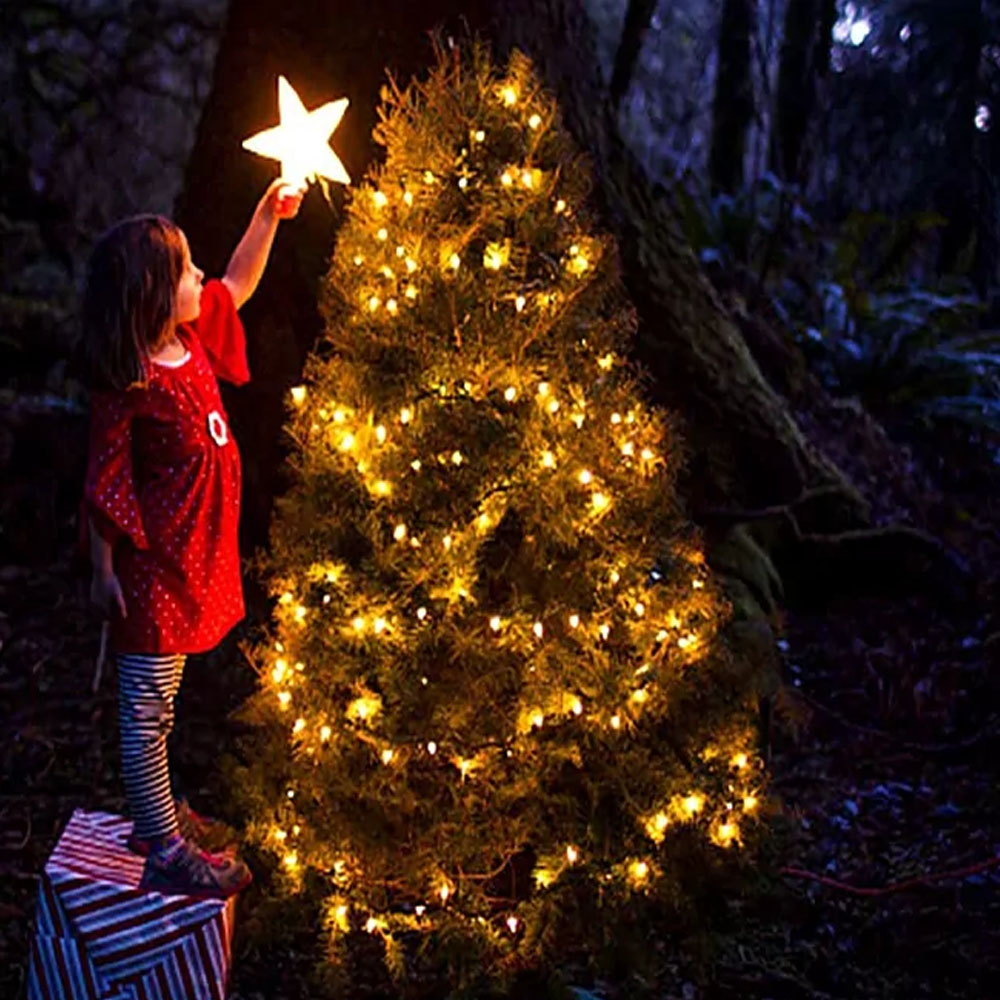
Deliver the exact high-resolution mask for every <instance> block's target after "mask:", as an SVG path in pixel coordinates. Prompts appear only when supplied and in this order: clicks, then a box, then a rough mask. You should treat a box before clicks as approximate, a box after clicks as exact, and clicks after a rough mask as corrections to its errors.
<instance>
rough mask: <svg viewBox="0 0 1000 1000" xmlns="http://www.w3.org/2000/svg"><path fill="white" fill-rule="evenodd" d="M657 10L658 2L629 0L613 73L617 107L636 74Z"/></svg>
mask: <svg viewBox="0 0 1000 1000" xmlns="http://www.w3.org/2000/svg"><path fill="white" fill-rule="evenodd" d="M655 10H656V0H629V3H628V9H627V10H626V11H625V25H624V27H623V28H622V37H621V40H620V41H619V42H618V51H617V52H616V53H615V64H614V67H613V69H612V71H611V100H612V103H614V104H615V105H616V106H617V105H618V104H620V103H621V100H622V98H623V97H624V96H625V94H626V93H627V92H628V86H629V84H630V83H631V82H632V76H633V74H634V73H635V64H636V63H637V62H638V61H639V54H640V52H641V51H642V39H643V36H644V35H645V34H646V29H647V28H648V27H649V22H650V20H651V19H652V17H653V12H654V11H655Z"/></svg>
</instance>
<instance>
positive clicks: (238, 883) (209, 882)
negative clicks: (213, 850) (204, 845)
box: [139, 840, 253, 899]
mask: <svg viewBox="0 0 1000 1000" xmlns="http://www.w3.org/2000/svg"><path fill="white" fill-rule="evenodd" d="M252 881H253V875H251V874H250V869H249V868H247V866H246V865H245V864H244V863H243V862H242V861H240V860H239V859H238V858H230V857H221V856H219V855H215V854H207V853H206V852H205V851H201V850H199V849H198V848H197V847H196V846H195V845H194V844H193V843H191V841H189V840H182V841H181V843H180V844H179V845H178V847H177V848H176V849H175V850H173V851H171V853H170V854H169V855H168V856H167V857H166V858H163V857H161V856H160V855H158V854H156V853H153V854H150V855H149V857H147V858H146V865H145V867H144V868H143V870H142V879H141V880H140V882H139V888H140V889H146V890H153V891H156V892H162V893H164V894H165V895H168V896H191V897H193V898H195V899H228V898H229V897H230V896H235V895H236V893H238V892H241V891H242V890H243V889H245V888H246V887H247V886H248V885H249V884H250V883H251V882H252Z"/></svg>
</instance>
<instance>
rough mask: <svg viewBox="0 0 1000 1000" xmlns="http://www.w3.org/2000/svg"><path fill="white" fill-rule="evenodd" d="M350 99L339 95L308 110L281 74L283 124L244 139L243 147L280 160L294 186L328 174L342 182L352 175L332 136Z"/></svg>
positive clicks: (279, 109)
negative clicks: (333, 144)
mask: <svg viewBox="0 0 1000 1000" xmlns="http://www.w3.org/2000/svg"><path fill="white" fill-rule="evenodd" d="M347 105H348V99H347V98H346V97H342V98H340V100H337V101H329V102H327V103H326V104H322V105H320V106H319V107H318V108H314V109H313V110H312V111H306V109H305V106H304V105H303V104H302V101H301V100H300V99H299V95H298V94H297V93H295V90H294V88H293V87H292V85H291V84H290V83H289V82H288V81H287V80H286V79H285V78H284V77H283V76H279V77H278V114H279V115H280V117H281V124H280V125H276V126H274V127H273V128H269V129H265V130H264V131H263V132H258V133H257V134H256V135H252V136H250V138H249V139H244V140H243V148H244V149H248V150H250V152H251V153H257V154H258V155H259V156H266V157H268V158H269V159H272V160H280V161H281V175H282V177H284V178H285V180H286V181H287V182H288V183H289V184H290V185H291V186H293V187H298V188H304V187H305V185H306V181H308V180H312V179H315V178H316V177H327V178H329V179H330V180H332V181H337V183H339V184H350V183H351V178H350V176H349V175H348V173H347V171H346V170H345V169H344V165H343V163H341V162H340V159H339V158H338V157H337V154H336V153H334V151H333V150H332V149H331V148H330V145H329V138H330V136H331V135H332V134H333V131H334V129H335V128H336V127H337V126H338V125H339V124H340V119H341V118H343V116H344V112H345V111H346V110H347Z"/></svg>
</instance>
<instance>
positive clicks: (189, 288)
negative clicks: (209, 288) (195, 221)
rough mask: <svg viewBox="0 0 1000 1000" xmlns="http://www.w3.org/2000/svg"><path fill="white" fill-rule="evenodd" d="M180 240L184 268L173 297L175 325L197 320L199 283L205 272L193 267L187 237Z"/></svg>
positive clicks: (199, 308)
mask: <svg viewBox="0 0 1000 1000" xmlns="http://www.w3.org/2000/svg"><path fill="white" fill-rule="evenodd" d="M181 239H182V240H183V243H184V266H183V269H182V270H181V277H180V281H178V282H177V292H176V295H175V296H174V321H175V322H176V323H191V322H193V321H194V320H196V319H197V318H198V314H199V313H200V312H201V283H202V280H203V279H204V277H205V272H204V271H202V270H201V268H198V267H195V266H194V261H192V260H191V249H190V247H188V241H187V237H186V236H183V235H182V236H181Z"/></svg>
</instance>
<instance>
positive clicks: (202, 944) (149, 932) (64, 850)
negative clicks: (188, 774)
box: [28, 809, 236, 1000]
mask: <svg viewBox="0 0 1000 1000" xmlns="http://www.w3.org/2000/svg"><path fill="white" fill-rule="evenodd" d="M131 832H132V823H131V821H129V820H125V819H122V817H121V816H113V815H111V814H110V813H100V812H84V811H83V810H80V809H77V810H76V811H75V812H74V813H73V816H72V817H71V819H70V821H69V824H68V825H67V827H66V829H65V830H64V831H63V834H62V836H61V837H60V838H59V843H58V844H56V847H55V850H54V851H53V852H52V856H51V857H50V858H49V860H48V862H47V863H46V865H45V871H44V873H43V875H42V879H41V886H40V888H39V891H38V916H37V925H36V929H35V935H34V939H33V941H32V947H31V957H30V967H29V973H28V1000H224V997H225V995H226V982H227V980H228V978H229V965H230V944H231V942H232V935H233V915H234V911H235V905H236V899H235V897H231V898H230V899H228V900H219V899H209V900H200V899H193V898H190V897H187V896H168V895H164V894H163V893H161V892H149V891H146V890H144V889H140V888H139V880H140V878H141V877H142V868H143V859H142V858H140V857H138V856H136V855H135V854H132V853H131V851H129V849H128V848H127V847H126V846H125V841H126V840H127V839H128V836H129V834H130V833H131Z"/></svg>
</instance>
